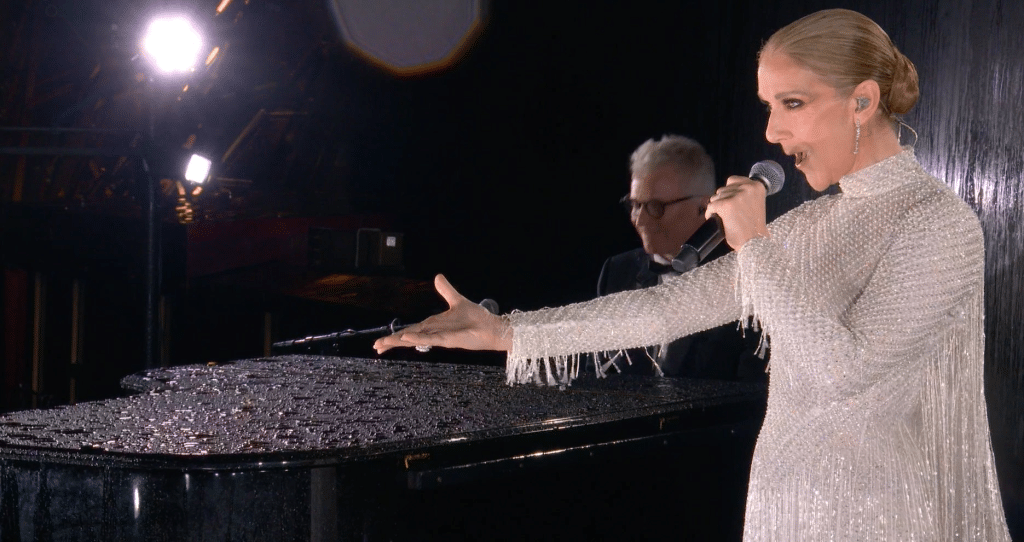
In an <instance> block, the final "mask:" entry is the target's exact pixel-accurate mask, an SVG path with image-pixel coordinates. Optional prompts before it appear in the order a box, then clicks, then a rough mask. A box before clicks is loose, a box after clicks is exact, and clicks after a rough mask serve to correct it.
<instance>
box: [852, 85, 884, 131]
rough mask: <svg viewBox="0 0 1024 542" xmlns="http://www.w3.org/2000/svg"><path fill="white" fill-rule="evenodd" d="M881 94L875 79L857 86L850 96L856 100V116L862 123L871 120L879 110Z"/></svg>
mask: <svg viewBox="0 0 1024 542" xmlns="http://www.w3.org/2000/svg"><path fill="white" fill-rule="evenodd" d="M881 94H882V93H881V89H879V88H878V82H877V81H875V80H874V79H868V80H867V81H864V82H862V83H861V84H859V85H857V86H856V87H855V88H854V89H853V93H852V94H851V95H850V97H851V98H852V99H853V100H854V114H856V115H857V117H858V118H860V119H861V120H862V121H866V120H867V119H869V118H871V117H872V116H873V115H874V114H875V111H877V110H878V106H879V100H880V99H881Z"/></svg>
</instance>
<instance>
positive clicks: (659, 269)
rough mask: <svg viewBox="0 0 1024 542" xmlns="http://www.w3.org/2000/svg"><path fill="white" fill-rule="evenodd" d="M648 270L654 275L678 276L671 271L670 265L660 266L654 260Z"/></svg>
mask: <svg viewBox="0 0 1024 542" xmlns="http://www.w3.org/2000/svg"><path fill="white" fill-rule="evenodd" d="M648 269H650V271H651V273H654V274H655V275H664V274H665V273H675V274H677V275H678V274H679V273H676V270H675V269H672V266H671V265H665V264H660V263H658V262H656V261H654V260H651V263H650V266H649V268H648Z"/></svg>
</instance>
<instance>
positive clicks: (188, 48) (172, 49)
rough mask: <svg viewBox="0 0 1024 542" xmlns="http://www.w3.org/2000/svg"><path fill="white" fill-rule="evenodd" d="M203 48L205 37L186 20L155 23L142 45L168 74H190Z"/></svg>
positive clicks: (152, 24)
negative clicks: (188, 72)
mask: <svg viewBox="0 0 1024 542" xmlns="http://www.w3.org/2000/svg"><path fill="white" fill-rule="evenodd" d="M202 47H203V39H202V37H201V36H200V35H199V32H198V31H197V30H196V29H195V27H194V26H192V23H191V22H189V20H188V19H186V18H185V17H161V18H158V19H155V20H154V21H153V22H152V23H150V25H149V29H148V30H147V31H146V37H145V38H144V39H143V41H142V48H143V50H144V51H145V53H146V55H147V56H148V57H149V58H150V59H151V60H152V61H153V64H155V65H156V67H157V69H159V70H160V71H162V72H166V73H174V72H187V71H191V70H192V69H193V68H194V67H195V65H196V62H197V61H198V60H199V51H200V49H202Z"/></svg>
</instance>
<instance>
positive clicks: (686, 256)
mask: <svg viewBox="0 0 1024 542" xmlns="http://www.w3.org/2000/svg"><path fill="white" fill-rule="evenodd" d="M747 176H748V177H750V178H751V179H756V180H758V181H761V183H763V184H764V187H765V190H767V191H768V193H767V195H768V196H771V195H772V194H776V193H778V192H779V190H782V185H783V184H784V183H785V182H786V173H785V172H784V171H782V166H780V165H779V164H778V162H776V161H774V160H761V161H760V162H758V163H756V164H754V166H753V167H751V168H750V174H749V175H747ZM724 239H725V232H724V231H722V219H721V218H718V215H711V218H709V219H708V221H707V222H705V223H704V225H703V226H701V227H700V228H697V231H695V232H693V235H691V236H690V238H689V239H687V241H686V244H685V245H683V246H682V247H681V248H680V249H679V254H677V255H676V257H675V258H672V269H674V270H675V271H676V272H678V273H685V272H687V271H689V270H691V269H693V268H695V267H697V264H699V263H700V262H703V261H704V259H705V258H707V257H708V254H710V253H711V251H712V250H714V249H715V247H717V246H718V244H719V243H721V242H722V240H724Z"/></svg>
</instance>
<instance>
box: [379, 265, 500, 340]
mask: <svg viewBox="0 0 1024 542" xmlns="http://www.w3.org/2000/svg"><path fill="white" fill-rule="evenodd" d="M434 288H435V289H437V293H438V294H440V295H441V297H443V298H444V300H445V301H447V302H448V310H446V311H444V312H442V313H441V314H437V315H434V316H431V317H429V318H427V319H426V320H423V321H422V322H420V323H418V324H413V325H411V326H409V327H407V328H405V329H402V330H400V331H398V332H396V333H394V334H392V335H388V336H386V337H381V338H379V339H377V341H376V342H374V343H373V348H374V349H375V350H376V351H377V353H378V354H382V353H384V352H386V351H388V350H390V349H392V348H395V347H399V346H407V347H408V346H441V347H444V348H463V349H466V350H505V351H508V350H511V349H512V328H511V327H510V326H509V325H508V323H507V322H506V321H505V320H504V319H503V318H501V317H500V316H497V315H494V314H491V313H490V312H488V310H487V309H485V308H484V307H481V306H480V305H478V304H476V303H473V302H472V301H470V300H469V299H466V297H465V296H463V295H462V294H460V293H459V292H458V291H456V290H455V288H454V287H452V285H451V284H450V283H449V282H448V279H446V278H444V275H437V276H436V277H434Z"/></svg>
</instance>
